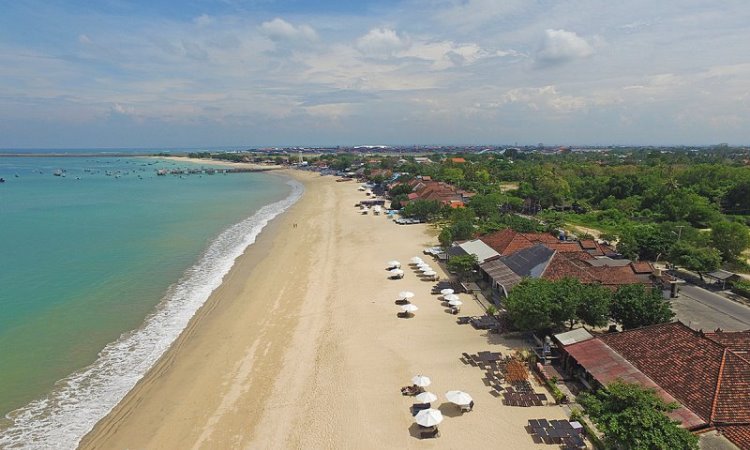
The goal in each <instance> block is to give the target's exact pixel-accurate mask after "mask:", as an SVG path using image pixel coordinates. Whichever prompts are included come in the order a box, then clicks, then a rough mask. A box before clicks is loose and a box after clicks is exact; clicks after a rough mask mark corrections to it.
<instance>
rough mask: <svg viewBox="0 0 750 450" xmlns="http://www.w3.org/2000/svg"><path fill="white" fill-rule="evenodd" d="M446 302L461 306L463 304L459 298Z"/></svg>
mask: <svg viewBox="0 0 750 450" xmlns="http://www.w3.org/2000/svg"><path fill="white" fill-rule="evenodd" d="M448 304H449V305H451V306H461V305H463V304H464V302H462V301H461V300H451V301H449V302H448Z"/></svg>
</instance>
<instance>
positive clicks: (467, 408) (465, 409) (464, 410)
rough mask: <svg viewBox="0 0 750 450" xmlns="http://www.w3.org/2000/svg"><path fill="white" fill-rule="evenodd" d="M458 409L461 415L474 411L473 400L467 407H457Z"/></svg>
mask: <svg viewBox="0 0 750 450" xmlns="http://www.w3.org/2000/svg"><path fill="white" fill-rule="evenodd" d="M459 408H460V409H461V412H462V413H465V412H469V411H471V410H473V409H474V400H472V401H471V403H469V404H468V405H459Z"/></svg>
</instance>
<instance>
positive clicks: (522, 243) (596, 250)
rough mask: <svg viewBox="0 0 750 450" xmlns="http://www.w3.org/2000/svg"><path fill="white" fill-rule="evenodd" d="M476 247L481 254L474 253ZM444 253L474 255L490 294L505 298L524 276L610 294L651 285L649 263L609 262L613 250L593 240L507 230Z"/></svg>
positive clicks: (481, 237)
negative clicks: (596, 286)
mask: <svg viewBox="0 0 750 450" xmlns="http://www.w3.org/2000/svg"><path fill="white" fill-rule="evenodd" d="M477 242H480V243H481V244H483V245H482V246H480V245H478V244H477ZM480 248H481V249H483V250H482V251H472V249H480ZM486 249H489V250H491V252H490V251H487V250H486ZM448 253H449V255H450V254H467V253H474V254H476V255H477V257H478V259H479V268H480V269H481V273H482V276H483V277H484V279H485V280H486V281H487V282H489V283H490V285H491V287H492V291H493V295H497V296H501V297H507V295H508V294H509V292H510V290H511V289H513V287H515V286H516V285H517V284H518V283H520V282H521V281H522V280H523V278H526V277H531V278H543V279H546V280H550V281H556V280H560V279H563V278H566V277H570V278H575V279H577V280H579V281H580V282H581V283H586V284H594V283H596V284H601V285H603V286H605V287H608V288H611V289H613V290H614V289H616V288H617V287H619V286H622V285H626V284H651V282H652V280H651V276H652V274H653V273H654V268H653V267H652V266H651V264H649V263H647V262H638V263H634V262H631V261H629V260H627V259H613V258H610V257H609V256H608V255H611V254H612V251H611V249H610V248H608V247H606V246H604V245H602V244H599V243H597V242H596V241H594V240H590V239H586V240H581V241H561V240H560V239H557V238H555V237H554V236H552V235H550V234H547V233H519V232H517V231H513V230H510V229H507V230H501V231H497V232H495V233H491V234H487V235H484V236H480V237H479V239H477V240H476V241H470V242H467V243H463V244H459V245H457V246H454V247H453V248H451V249H449V251H448Z"/></svg>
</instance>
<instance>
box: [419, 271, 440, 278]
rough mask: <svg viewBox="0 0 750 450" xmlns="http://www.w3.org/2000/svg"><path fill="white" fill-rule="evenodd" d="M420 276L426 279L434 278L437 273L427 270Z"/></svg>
mask: <svg viewBox="0 0 750 450" xmlns="http://www.w3.org/2000/svg"><path fill="white" fill-rule="evenodd" d="M422 275H424V276H426V277H434V276H435V275H437V272H435V271H434V270H429V271H427V272H423V273H422Z"/></svg>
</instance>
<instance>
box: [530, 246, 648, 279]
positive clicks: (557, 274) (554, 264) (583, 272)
mask: <svg viewBox="0 0 750 450" xmlns="http://www.w3.org/2000/svg"><path fill="white" fill-rule="evenodd" d="M591 258H592V256H591V255H590V254H588V253H587V252H571V253H559V252H558V253H555V255H554V256H553V257H552V259H551V260H550V262H549V264H547V268H546V269H545V270H544V272H543V273H542V278H545V279H547V280H553V281H554V280H561V279H563V278H576V279H578V280H579V281H580V282H581V283H587V284H590V283H600V284H603V285H605V286H612V287H615V286H620V285H624V284H638V283H640V282H641V281H640V280H639V279H638V278H637V277H636V276H635V274H634V273H633V270H632V269H631V268H630V267H629V266H621V267H609V266H601V267H595V266H592V265H590V264H588V263H586V260H588V259H591Z"/></svg>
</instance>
